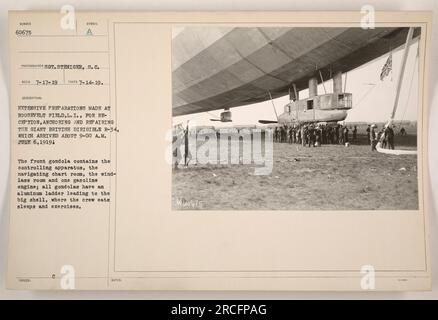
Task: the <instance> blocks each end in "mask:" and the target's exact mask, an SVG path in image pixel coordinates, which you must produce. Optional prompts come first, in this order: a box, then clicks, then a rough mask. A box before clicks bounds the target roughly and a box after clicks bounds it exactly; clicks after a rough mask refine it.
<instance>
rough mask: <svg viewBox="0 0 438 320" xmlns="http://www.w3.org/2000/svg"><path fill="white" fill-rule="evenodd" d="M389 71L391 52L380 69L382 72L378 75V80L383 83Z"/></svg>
mask: <svg viewBox="0 0 438 320" xmlns="http://www.w3.org/2000/svg"><path fill="white" fill-rule="evenodd" d="M391 71H392V52H391V53H390V54H389V57H388V59H387V60H386V62H385V65H384V66H383V68H382V72H381V73H380V80H381V81H383V80H384V79H385V78H386V77H387V76H388V75H389V73H390V72H391Z"/></svg>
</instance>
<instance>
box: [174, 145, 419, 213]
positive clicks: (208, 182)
mask: <svg viewBox="0 0 438 320" xmlns="http://www.w3.org/2000/svg"><path fill="white" fill-rule="evenodd" d="M359 138H360V140H362V139H364V137H363V136H360V137H359ZM365 139H366V138H365ZM404 139H405V141H404V140H401V139H398V138H396V147H397V142H398V144H399V146H400V144H403V146H401V147H403V148H411V147H413V144H415V141H416V140H415V137H412V136H411V137H409V136H408V137H407V138H404ZM402 142H403V143H402ZM172 189H173V190H172V204H173V208H174V209H190V210H192V209H201V210H202V209H203V210H231V209H234V210H321V209H323V210H361V209H365V210H369V209H380V210H388V209H389V210H392V209H418V183H417V158H416V156H413V155H405V156H395V155H394V156H393V155H386V154H381V153H378V152H371V151H370V147H369V146H368V145H366V144H359V145H351V146H350V147H344V146H341V145H323V146H322V147H319V148H307V147H301V146H299V145H289V144H284V143H275V144H274V164H273V171H272V174H271V175H268V176H255V175H254V166H253V165H194V166H189V167H187V168H179V169H176V170H174V171H173V183H172Z"/></svg>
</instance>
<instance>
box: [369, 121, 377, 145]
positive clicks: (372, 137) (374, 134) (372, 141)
mask: <svg viewBox="0 0 438 320" xmlns="http://www.w3.org/2000/svg"><path fill="white" fill-rule="evenodd" d="M376 130H377V126H376V125H375V124H373V125H372V126H371V131H370V144H371V151H377V149H376V145H377V132H376Z"/></svg>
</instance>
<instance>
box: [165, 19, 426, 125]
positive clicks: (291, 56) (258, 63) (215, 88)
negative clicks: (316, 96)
mask: <svg viewBox="0 0 438 320" xmlns="http://www.w3.org/2000/svg"><path fill="white" fill-rule="evenodd" d="M407 32H408V28H375V29H366V30H365V29H362V28H338V27H326V28H314V27H312V28H305V27H297V28H285V27H278V28H274V27H266V28H255V27H239V28H228V27H208V26H205V27H186V28H184V29H182V30H180V32H179V33H177V34H176V33H175V35H174V37H173V39H172V93H173V96H172V105H173V106H172V107H173V112H172V113H173V115H174V116H179V115H185V114H191V113H197V112H205V111H211V110H217V109H224V108H232V107H237V106H244V105H248V104H252V103H257V102H262V101H265V100H268V99H269V93H268V91H269V92H270V93H271V95H272V97H273V98H276V97H279V96H283V95H285V94H287V93H288V92H289V90H290V89H291V88H292V85H293V84H295V86H296V88H297V90H298V91H300V90H303V89H306V88H307V87H308V80H309V78H311V77H317V78H318V81H319V82H320V81H321V76H322V79H324V81H325V80H328V79H330V78H331V77H332V75H333V74H334V73H336V72H338V71H341V72H347V71H349V70H352V69H355V68H357V67H359V66H361V65H363V64H365V63H367V62H369V61H371V60H374V59H376V58H378V57H380V56H382V55H384V54H385V53H388V52H390V51H391V50H393V49H395V48H397V47H399V46H400V45H402V44H403V43H404V42H405V40H406V35H407ZM418 33H419V30H416V36H418ZM292 90H293V89H292Z"/></svg>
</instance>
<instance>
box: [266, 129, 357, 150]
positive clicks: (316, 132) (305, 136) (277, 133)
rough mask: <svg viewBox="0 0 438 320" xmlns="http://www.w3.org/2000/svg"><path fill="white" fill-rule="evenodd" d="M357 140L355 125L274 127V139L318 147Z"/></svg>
mask: <svg viewBox="0 0 438 320" xmlns="http://www.w3.org/2000/svg"><path fill="white" fill-rule="evenodd" d="M350 131H351V134H352V137H351V142H353V143H354V142H356V140H357V126H354V127H350V128H349V127H348V126H346V125H341V124H338V125H336V126H333V125H324V124H318V125H314V124H303V125H292V126H286V125H284V126H277V127H275V128H274V141H276V142H283V143H296V144H301V145H302V146H308V147H318V146H321V145H322V144H346V143H350Z"/></svg>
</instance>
